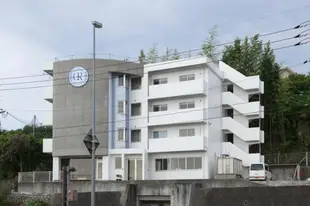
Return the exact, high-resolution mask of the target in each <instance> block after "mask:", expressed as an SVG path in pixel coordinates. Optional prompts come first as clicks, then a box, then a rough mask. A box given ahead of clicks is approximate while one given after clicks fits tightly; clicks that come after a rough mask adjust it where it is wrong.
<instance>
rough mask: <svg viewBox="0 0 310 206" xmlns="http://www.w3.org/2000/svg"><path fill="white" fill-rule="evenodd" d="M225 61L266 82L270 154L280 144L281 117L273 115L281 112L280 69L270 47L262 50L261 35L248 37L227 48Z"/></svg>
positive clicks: (224, 53)
mask: <svg viewBox="0 0 310 206" xmlns="http://www.w3.org/2000/svg"><path fill="white" fill-rule="evenodd" d="M222 61H223V62H225V63H226V64H228V65H230V66H231V67H233V68H235V69H237V70H238V71H239V72H241V73H242V74H244V75H246V76H251V75H260V77H261V80H263V81H264V91H265V92H264V95H263V98H262V100H261V102H262V104H263V105H264V108H265V117H264V125H263V128H264V130H265V142H266V143H267V144H265V145H264V148H265V150H267V152H268V151H270V150H271V149H272V145H274V146H276V145H279V144H280V143H281V136H280V134H279V133H280V132H279V128H280V126H279V125H280V124H279V115H278V113H277V112H273V111H276V110H277V109H278V105H277V103H278V102H277V98H278V95H279V69H280V66H279V65H278V64H277V62H276V60H275V55H274V53H273V51H272V49H271V48H270V44H266V45H265V46H263V43H262V41H261V40H259V38H258V35H256V36H254V37H253V38H251V39H249V38H248V37H247V38H245V39H244V41H243V42H241V40H240V39H239V38H237V39H235V41H234V44H233V45H230V46H226V47H225V48H224V51H223V56H222ZM268 143H269V144H268Z"/></svg>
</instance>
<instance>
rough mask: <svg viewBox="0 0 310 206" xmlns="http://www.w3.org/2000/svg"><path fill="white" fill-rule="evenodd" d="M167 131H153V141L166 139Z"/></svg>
mask: <svg viewBox="0 0 310 206" xmlns="http://www.w3.org/2000/svg"><path fill="white" fill-rule="evenodd" d="M166 137H167V131H153V139H158V138H166Z"/></svg>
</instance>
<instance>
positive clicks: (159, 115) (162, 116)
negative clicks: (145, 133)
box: [148, 108, 206, 126]
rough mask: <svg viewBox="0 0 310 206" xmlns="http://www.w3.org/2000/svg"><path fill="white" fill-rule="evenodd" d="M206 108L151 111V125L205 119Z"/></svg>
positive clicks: (192, 121) (201, 120)
mask: <svg viewBox="0 0 310 206" xmlns="http://www.w3.org/2000/svg"><path fill="white" fill-rule="evenodd" d="M205 113H206V109H204V108H194V109H186V110H185V109H184V111H183V110H177V111H163V112H150V113H149V124H148V125H149V126H154V125H166V124H182V123H194V122H203V121H205Z"/></svg>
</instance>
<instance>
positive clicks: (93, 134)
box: [91, 21, 102, 206]
mask: <svg viewBox="0 0 310 206" xmlns="http://www.w3.org/2000/svg"><path fill="white" fill-rule="evenodd" d="M92 25H93V95H92V102H93V106H92V153H91V159H92V178H91V185H92V190H91V206H95V202H96V200H95V198H96V159H95V150H96V147H95V135H96V92H95V91H96V90H95V88H96V87H95V85H96V84H95V76H96V75H95V74H96V73H95V68H96V28H97V29H100V28H102V24H101V23H100V22H97V21H92Z"/></svg>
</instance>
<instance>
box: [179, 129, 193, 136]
mask: <svg viewBox="0 0 310 206" xmlns="http://www.w3.org/2000/svg"><path fill="white" fill-rule="evenodd" d="M179 136H180V137H192V136H195V129H194V128H191V129H180V130H179Z"/></svg>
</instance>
